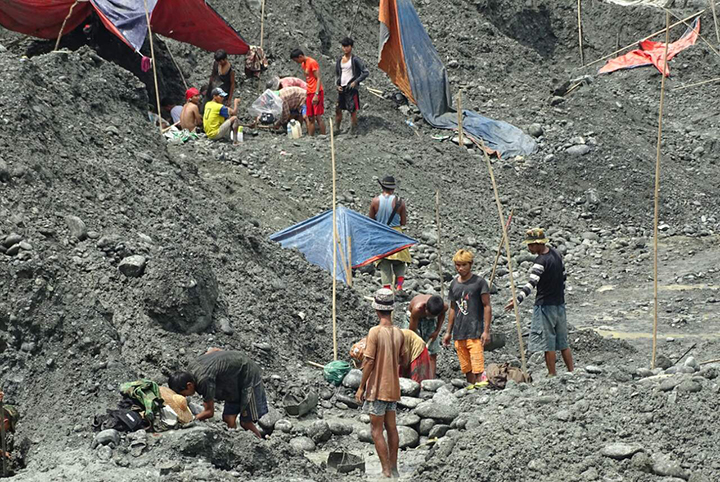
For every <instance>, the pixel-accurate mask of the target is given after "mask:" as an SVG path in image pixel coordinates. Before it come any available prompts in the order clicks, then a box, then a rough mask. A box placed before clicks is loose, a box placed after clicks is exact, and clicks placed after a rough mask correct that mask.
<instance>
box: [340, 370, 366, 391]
mask: <svg viewBox="0 0 720 482" xmlns="http://www.w3.org/2000/svg"><path fill="white" fill-rule="evenodd" d="M361 381H362V370H358V369H357V368H353V369H352V370H350V371H349V372H348V374H347V375H345V378H343V381H342V384H343V386H344V387H347V388H352V389H354V390H357V389H358V387H360V382H361Z"/></svg>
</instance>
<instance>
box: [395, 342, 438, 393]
mask: <svg viewBox="0 0 720 482" xmlns="http://www.w3.org/2000/svg"><path fill="white" fill-rule="evenodd" d="M400 331H402V334H403V336H404V337H405V363H406V364H405V365H403V366H402V367H401V369H400V373H401V374H402V376H403V377H405V378H410V379H412V380H415V381H416V382H418V383H420V382H422V381H423V380H428V379H431V378H435V377H433V376H432V375H431V374H430V373H431V365H430V353H428V349H427V346H425V341H424V340H423V339H422V338H420V335H418V334H417V333H415V332H414V331H412V330H410V329H404V330H400Z"/></svg>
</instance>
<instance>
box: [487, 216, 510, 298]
mask: <svg viewBox="0 0 720 482" xmlns="http://www.w3.org/2000/svg"><path fill="white" fill-rule="evenodd" d="M512 217H513V210H512V209H511V210H510V215H509V216H508V218H507V223H506V224H505V229H509V228H510V221H512ZM504 243H505V236H504V235H503V237H502V239H500V244H499V245H498V249H497V253H496V254H495V262H494V263H493V268H492V273H490V282H489V283H488V285H489V286H490V289H492V285H493V281H495V270H496V269H497V265H498V262H499V261H500V253H501V252H502V247H503V244H504Z"/></svg>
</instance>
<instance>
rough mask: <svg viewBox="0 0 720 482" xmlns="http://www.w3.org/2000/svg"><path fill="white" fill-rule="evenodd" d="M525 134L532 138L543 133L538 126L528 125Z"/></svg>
mask: <svg viewBox="0 0 720 482" xmlns="http://www.w3.org/2000/svg"><path fill="white" fill-rule="evenodd" d="M527 133H528V134H530V135H531V136H533V137H540V136H541V135H543V134H544V131H543V128H542V126H541V125H540V124H530V125H529V126H528V129H527Z"/></svg>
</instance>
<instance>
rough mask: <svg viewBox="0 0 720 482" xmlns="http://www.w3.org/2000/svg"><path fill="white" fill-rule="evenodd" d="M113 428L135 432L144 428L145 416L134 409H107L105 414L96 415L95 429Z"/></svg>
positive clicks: (119, 430)
mask: <svg viewBox="0 0 720 482" xmlns="http://www.w3.org/2000/svg"><path fill="white" fill-rule="evenodd" d="M110 428H113V429H115V430H117V431H118V432H134V431H136V430H140V429H141V428H143V418H142V417H141V416H140V414H139V413H137V412H135V411H133V410H123V409H118V410H107V414H105V415H95V419H94V420H93V429H95V431H97V432H99V431H100V430H107V429H110Z"/></svg>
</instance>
